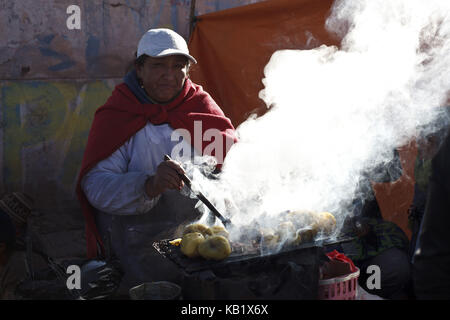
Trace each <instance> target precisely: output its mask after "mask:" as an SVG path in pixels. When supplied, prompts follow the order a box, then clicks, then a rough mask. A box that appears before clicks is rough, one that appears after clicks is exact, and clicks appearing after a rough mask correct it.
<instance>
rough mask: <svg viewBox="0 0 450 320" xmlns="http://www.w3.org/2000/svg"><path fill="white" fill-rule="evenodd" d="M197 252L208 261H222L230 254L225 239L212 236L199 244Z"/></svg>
mask: <svg viewBox="0 0 450 320" xmlns="http://www.w3.org/2000/svg"><path fill="white" fill-rule="evenodd" d="M198 252H199V254H200V256H202V257H203V258H205V259H208V260H223V259H225V258H226V257H228V256H229V255H230V254H231V247H230V243H229V242H228V240H227V238H225V237H224V236H215V235H214V236H210V237H208V238H207V239H206V240H205V241H203V242H202V243H200V244H199V246H198Z"/></svg>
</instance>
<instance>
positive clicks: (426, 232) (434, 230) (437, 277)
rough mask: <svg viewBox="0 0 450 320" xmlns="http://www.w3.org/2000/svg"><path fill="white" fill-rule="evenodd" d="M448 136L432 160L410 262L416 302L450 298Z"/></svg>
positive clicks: (449, 157) (449, 149)
mask: <svg viewBox="0 0 450 320" xmlns="http://www.w3.org/2000/svg"><path fill="white" fill-rule="evenodd" d="M449 163H450V136H447V139H446V141H445V142H444V144H443V145H442V147H441V149H440V150H439V152H438V153H437V154H436V156H435V157H434V158H433V161H432V173H431V177H430V182H429V185H428V198H427V204H426V207H425V214H424V216H423V220H422V226H421V230H420V232H419V236H418V240H417V241H418V242H417V246H416V252H415V255H414V262H413V280H414V287H415V293H416V296H417V298H418V299H450V273H449V272H448V270H449V266H450V237H449V230H450V166H449Z"/></svg>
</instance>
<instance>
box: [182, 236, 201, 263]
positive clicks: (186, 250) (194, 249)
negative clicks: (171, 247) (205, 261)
mask: <svg viewBox="0 0 450 320" xmlns="http://www.w3.org/2000/svg"><path fill="white" fill-rule="evenodd" d="M203 241H205V237H204V236H203V235H202V234H201V233H200V232H191V233H186V234H185V235H184V236H183V238H181V246H180V248H181V252H182V253H183V254H184V255H185V256H187V257H189V258H195V257H198V256H199V252H198V246H199V245H200V244H201V243H202V242H203Z"/></svg>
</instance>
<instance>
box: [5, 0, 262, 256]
mask: <svg viewBox="0 0 450 320" xmlns="http://www.w3.org/2000/svg"><path fill="white" fill-rule="evenodd" d="M254 2H258V0H256V1H255V0H197V1H196V11H195V12H196V15H200V14H204V13H208V12H212V11H216V10H222V9H227V8H231V7H236V6H240V5H245V4H250V3H254ZM70 5H77V6H79V8H80V29H73V30H70V29H68V27H67V24H66V22H67V19H68V18H70V16H71V14H72V12H71V13H70V14H68V13H67V12H66V10H67V8H68V7H69V6H70ZM190 6H191V0H170V1H169V0H135V1H132V0H109V1H106V0H103V1H101V0H47V1H35V0H19V1H12V0H0V164H1V168H2V169H1V171H0V195H3V194H5V193H8V192H12V191H21V192H25V193H27V194H29V195H30V196H31V197H32V198H33V199H34V200H35V202H36V207H37V209H38V210H39V211H40V212H41V216H40V217H39V218H37V217H36V218H35V219H34V221H35V223H36V224H38V225H37V226H36V228H37V232H38V233H39V234H40V235H41V236H42V237H41V238H42V239H41V240H42V241H43V242H44V243H43V246H44V247H45V249H46V250H47V251H48V253H49V254H51V255H53V256H56V257H62V256H79V255H83V253H84V239H83V237H84V233H83V228H84V221H83V218H82V214H81V211H80V209H79V205H78V202H77V200H76V197H75V192H74V190H75V183H76V178H77V174H78V171H79V169H80V164H81V159H82V156H83V151H84V146H85V143H86V139H87V136H88V133H89V128H90V125H91V122H92V119H93V114H94V112H95V110H96V109H97V108H98V107H99V106H100V105H102V104H103V103H104V102H105V101H106V99H107V97H108V96H109V94H110V93H111V91H112V89H113V88H114V86H115V85H116V84H117V83H119V82H120V81H121V79H122V77H123V76H124V74H125V70H126V67H127V65H128V63H129V62H130V61H131V60H132V58H133V54H134V52H135V51H136V45H137V42H138V40H139V38H140V37H141V35H142V34H143V33H144V32H145V31H146V30H148V29H149V28H155V27H167V28H171V29H173V30H175V31H177V32H178V33H180V34H181V35H183V36H184V37H185V38H186V39H187V38H188V36H189V14H190Z"/></svg>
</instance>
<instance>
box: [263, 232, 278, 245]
mask: <svg viewBox="0 0 450 320" xmlns="http://www.w3.org/2000/svg"><path fill="white" fill-rule="evenodd" d="M261 234H262V237H261V241H262V244H263V246H265V247H268V248H275V247H276V246H277V245H278V244H279V241H280V236H279V235H278V234H277V233H276V232H275V230H273V229H270V228H265V229H261Z"/></svg>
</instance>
